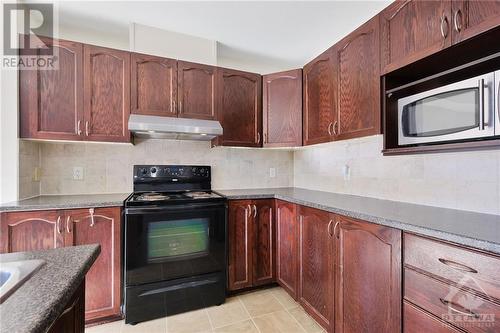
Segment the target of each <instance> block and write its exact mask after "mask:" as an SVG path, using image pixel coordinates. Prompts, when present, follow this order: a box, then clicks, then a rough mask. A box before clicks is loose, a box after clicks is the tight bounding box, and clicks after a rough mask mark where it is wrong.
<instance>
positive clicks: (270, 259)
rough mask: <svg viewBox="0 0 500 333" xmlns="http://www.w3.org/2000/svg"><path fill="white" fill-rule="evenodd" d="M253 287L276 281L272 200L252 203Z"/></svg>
mask: <svg viewBox="0 0 500 333" xmlns="http://www.w3.org/2000/svg"><path fill="white" fill-rule="evenodd" d="M253 209H254V213H253V214H254V215H253V218H254V219H253V231H254V233H253V234H254V244H253V248H254V250H253V277H252V281H253V285H254V286H258V285H263V284H269V283H272V282H274V281H275V280H276V256H275V254H276V249H275V248H276V230H275V229H276V227H275V223H274V200H255V201H254V202H253Z"/></svg>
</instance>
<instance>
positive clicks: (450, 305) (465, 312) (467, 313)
mask: <svg viewBox="0 0 500 333" xmlns="http://www.w3.org/2000/svg"><path fill="white" fill-rule="evenodd" d="M439 300H440V301H441V303H443V304H444V305H446V306H447V307H448V308H449V309H450V310H452V311H454V312H457V313H460V314H462V315H465V316H469V317H474V318H479V315H478V314H477V313H474V312H473V311H472V310H469V309H467V308H465V307H463V306H462V305H460V304H457V303H455V302H452V301H448V300H446V299H442V298H440V299H439Z"/></svg>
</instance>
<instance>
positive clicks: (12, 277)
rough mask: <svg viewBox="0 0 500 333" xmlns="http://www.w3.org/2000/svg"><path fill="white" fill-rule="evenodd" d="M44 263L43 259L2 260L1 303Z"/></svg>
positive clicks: (0, 277) (0, 268) (0, 264)
mask: <svg viewBox="0 0 500 333" xmlns="http://www.w3.org/2000/svg"><path fill="white" fill-rule="evenodd" d="M44 263H45V261H43V260H20V261H8V262H0V303H3V302H4V301H5V300H6V299H7V298H8V297H9V296H10V295H11V294H12V293H13V292H14V291H16V289H17V288H19V287H20V286H21V285H22V284H23V283H24V282H25V281H26V280H28V279H29V278H30V277H31V276H32V275H33V274H34V273H35V272H36V271H37V270H38V269H40V267H42V265H43V264H44Z"/></svg>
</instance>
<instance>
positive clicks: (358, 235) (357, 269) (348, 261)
mask: <svg viewBox="0 0 500 333" xmlns="http://www.w3.org/2000/svg"><path fill="white" fill-rule="evenodd" d="M333 229H334V230H333V233H334V234H335V238H336V241H335V253H336V256H337V259H336V266H337V268H336V270H335V332H394V333H396V332H401V302H402V300H401V292H402V291H401V265H402V263H401V231H400V230H397V229H393V228H388V227H384V226H380V225H377V224H373V223H368V222H363V221H360V220H355V219H352V218H348V217H344V216H339V215H338V216H337V217H336V223H335V226H334V228H333Z"/></svg>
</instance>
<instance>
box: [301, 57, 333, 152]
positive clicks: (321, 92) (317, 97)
mask: <svg viewBox="0 0 500 333" xmlns="http://www.w3.org/2000/svg"><path fill="white" fill-rule="evenodd" d="M334 57H335V54H334V51H333V49H332V48H330V49H328V50H327V51H325V52H324V53H322V54H321V55H319V56H318V57H316V58H315V59H314V60H312V61H311V62H309V63H308V64H306V65H305V66H304V69H303V93H304V97H303V98H304V102H303V105H304V114H303V132H304V134H303V139H304V145H312V144H316V143H323V142H328V141H331V140H333V129H332V127H333V124H334V123H335V122H336V121H337V112H338V110H337V104H338V103H337V72H336V70H335V59H334Z"/></svg>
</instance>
